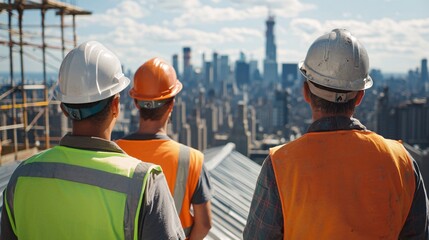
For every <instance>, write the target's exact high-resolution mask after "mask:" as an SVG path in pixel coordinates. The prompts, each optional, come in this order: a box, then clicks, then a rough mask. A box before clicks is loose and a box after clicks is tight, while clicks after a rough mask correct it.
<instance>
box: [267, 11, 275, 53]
mask: <svg viewBox="0 0 429 240" xmlns="http://www.w3.org/2000/svg"><path fill="white" fill-rule="evenodd" d="M265 23H266V25H267V30H266V32H265V60H272V61H277V47H276V43H275V42H274V24H275V23H276V22H275V20H274V15H271V13H269V15H268V19H267V21H265Z"/></svg>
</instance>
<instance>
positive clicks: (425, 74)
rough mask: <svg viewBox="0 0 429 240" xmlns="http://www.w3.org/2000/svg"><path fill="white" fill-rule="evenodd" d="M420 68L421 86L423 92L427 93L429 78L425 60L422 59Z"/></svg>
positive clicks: (428, 90)
mask: <svg viewBox="0 0 429 240" xmlns="http://www.w3.org/2000/svg"><path fill="white" fill-rule="evenodd" d="M421 64H422V66H421V73H420V78H421V84H422V85H421V86H423V87H422V90H423V91H426V92H429V76H428V60H427V59H426V58H424V59H422V63H421Z"/></svg>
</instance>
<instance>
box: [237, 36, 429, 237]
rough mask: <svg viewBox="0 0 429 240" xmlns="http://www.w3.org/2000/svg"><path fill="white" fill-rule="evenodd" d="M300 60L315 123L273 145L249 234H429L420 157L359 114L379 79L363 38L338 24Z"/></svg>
mask: <svg viewBox="0 0 429 240" xmlns="http://www.w3.org/2000/svg"><path fill="white" fill-rule="evenodd" d="M299 67H300V71H301V73H302V74H303V75H304V77H305V78H306V81H305V82H304V85H303V94H304V99H305V101H306V102H307V103H308V104H309V105H310V108H311V112H312V117H313V123H312V124H311V125H310V127H309V128H308V132H307V133H306V134H304V135H303V136H302V137H300V138H298V139H296V140H294V141H292V142H289V143H287V144H284V145H282V146H278V147H275V148H272V149H270V153H269V155H268V157H267V158H266V159H265V161H264V163H263V166H262V169H261V172H260V175H259V178H258V183H257V184H256V189H255V193H254V195H253V200H252V203H251V207H250V211H249V217H248V219H247V224H246V227H245V229H244V233H243V237H244V239H245V240H247V239H271V240H272V239H365V240H367V239H429V238H428V222H429V218H428V199H427V195H426V192H425V187H424V183H423V179H422V176H421V173H420V171H419V168H418V166H417V164H416V162H415V161H414V160H413V159H412V157H411V156H410V155H409V153H408V152H407V151H406V149H405V148H404V146H403V145H402V144H401V142H399V141H394V140H390V139H385V138H383V137H382V136H380V135H378V134H376V133H374V132H371V131H369V130H368V129H366V127H365V126H364V125H363V124H361V123H360V122H359V121H358V120H357V119H355V118H353V114H354V111H355V107H356V106H358V105H359V104H360V103H361V101H362V99H363V96H364V91H365V89H368V88H370V87H371V86H372V84H373V81H372V79H371V77H370V76H369V74H368V70H369V60H368V55H367V52H366V50H365V48H364V47H363V45H362V44H361V43H360V42H359V41H358V40H357V39H356V38H355V37H354V36H353V35H351V33H350V32H349V31H347V30H345V29H334V30H333V31H331V32H330V33H328V34H325V35H323V36H321V37H319V38H318V39H317V40H316V41H315V42H314V43H313V44H312V45H311V47H310V48H309V50H308V52H307V56H306V58H305V60H304V61H303V62H301V63H300V65H299Z"/></svg>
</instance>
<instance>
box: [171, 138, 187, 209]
mask: <svg viewBox="0 0 429 240" xmlns="http://www.w3.org/2000/svg"><path fill="white" fill-rule="evenodd" d="M189 157H190V150H189V148H188V147H187V146H185V145H182V144H180V147H179V161H178V165H177V173H176V183H175V185H174V203H175V205H176V210H177V214H180V212H181V210H182V205H183V199H184V197H185V191H186V183H187V181H188V174H189Z"/></svg>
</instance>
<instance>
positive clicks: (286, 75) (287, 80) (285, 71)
mask: <svg viewBox="0 0 429 240" xmlns="http://www.w3.org/2000/svg"><path fill="white" fill-rule="evenodd" d="M298 80H299V78H298V64H296V63H283V64H282V87H291V86H293V85H294V84H295V83H296V82H298Z"/></svg>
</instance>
